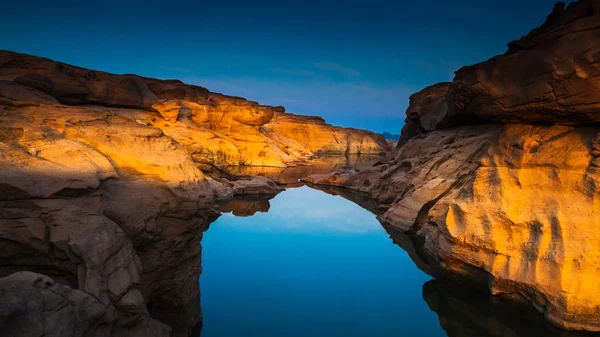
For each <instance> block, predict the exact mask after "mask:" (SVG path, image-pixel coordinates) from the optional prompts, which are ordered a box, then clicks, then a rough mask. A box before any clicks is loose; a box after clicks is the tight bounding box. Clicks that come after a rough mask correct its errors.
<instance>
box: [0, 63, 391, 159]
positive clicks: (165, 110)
mask: <svg viewBox="0 0 600 337" xmlns="http://www.w3.org/2000/svg"><path fill="white" fill-rule="evenodd" d="M0 104H2V105H4V106H5V107H9V108H10V110H11V111H16V110H18V109H20V108H25V107H44V108H43V109H38V110H37V114H38V115H40V117H41V118H43V115H44V114H45V111H48V110H51V111H52V112H54V113H61V112H62V111H64V110H67V109H69V108H70V107H73V106H94V108H95V109H99V107H103V108H104V110H105V111H106V112H107V113H108V114H112V115H119V116H121V117H123V118H127V119H129V120H132V121H135V122H137V123H140V124H144V125H147V126H152V127H154V128H157V129H160V130H161V131H162V132H163V133H164V134H166V135H168V136H169V137H171V138H173V139H174V140H175V141H177V142H178V143H180V144H181V145H183V146H184V148H185V149H186V150H187V152H188V153H190V155H191V156H192V158H193V159H194V161H195V162H196V163H198V164H199V165H200V167H201V168H203V169H206V170H208V169H210V168H211V167H217V168H219V167H223V166H226V165H258V166H278V167H285V166H288V165H289V164H291V163H294V162H297V161H301V160H304V159H307V158H309V157H310V156H311V155H313V154H315V153H320V152H333V153H338V154H344V153H379V152H385V151H387V150H389V145H388V144H387V143H386V142H385V140H384V139H383V137H382V136H381V135H378V134H374V133H371V132H368V131H362V130H354V129H345V128H339V127H334V126H331V125H329V124H326V123H325V121H324V120H322V119H320V118H316V117H307V116H300V115H293V114H289V113H285V112H284V111H285V109H284V108H283V107H272V106H264V105H259V104H258V103H256V102H252V101H248V100H246V99H243V98H240V97H232V96H226V95H222V94H217V93H212V92H210V91H208V90H207V89H205V88H202V87H199V86H193V85H186V84H184V83H182V82H180V81H177V80H166V81H163V80H157V79H152V78H145V77H141V76H136V75H114V74H109V73H104V72H100V71H93V70H88V69H83V68H78V67H74V66H70V65H67V64H63V63H60V62H54V61H52V60H49V59H45V58H40V57H34V56H29V55H24V54H17V53H13V52H9V51H0ZM29 113H31V112H29ZM75 118H77V117H75ZM330 133H331V134H330Z"/></svg>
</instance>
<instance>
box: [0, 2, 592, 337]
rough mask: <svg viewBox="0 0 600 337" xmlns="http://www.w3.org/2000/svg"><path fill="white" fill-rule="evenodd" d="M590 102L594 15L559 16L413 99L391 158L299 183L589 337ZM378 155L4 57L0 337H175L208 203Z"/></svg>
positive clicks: (230, 105)
mask: <svg viewBox="0 0 600 337" xmlns="http://www.w3.org/2000/svg"><path fill="white" fill-rule="evenodd" d="M599 93H600V2H599V1H597V0H580V1H577V2H574V3H572V4H570V5H569V6H568V7H567V6H565V4H564V3H559V4H557V5H556V7H555V9H554V11H553V12H552V14H551V15H550V16H549V17H548V19H547V20H546V22H545V23H544V24H543V25H542V26H541V27H539V28H536V29H534V30H533V31H531V32H530V33H529V34H528V35H527V36H524V37H523V38H521V39H520V40H517V41H513V42H511V43H509V50H508V52H507V53H506V54H504V55H499V56H496V57H494V58H492V59H490V60H488V61H485V62H483V63H480V64H477V65H473V66H470V67H464V68H462V69H460V70H459V71H457V73H456V77H455V79H454V80H453V81H452V82H451V83H440V84H437V85H434V86H431V87H428V88H426V89H424V90H423V91H421V92H420V93H417V94H415V95H413V96H412V97H411V102H410V107H409V108H408V110H407V120H406V123H405V126H404V128H403V130H402V135H401V138H400V141H399V143H398V148H397V149H396V151H395V152H394V154H393V156H392V158H388V159H386V160H381V161H379V162H378V163H376V164H374V165H364V166H361V167H360V168H359V169H358V170H344V171H345V172H337V173H335V174H330V173H329V171H330V166H327V165H324V166H323V167H325V168H326V169H323V170H322V171H317V172H310V173H311V174H312V173H321V174H317V175H312V176H311V177H310V178H306V179H305V181H306V182H307V183H312V184H315V185H316V186H317V187H319V188H320V189H322V190H324V191H325V192H328V193H339V194H342V195H343V196H344V197H347V198H348V199H350V200H353V201H355V202H357V203H358V204H359V205H361V206H362V207H365V208H367V209H369V210H371V211H372V212H374V213H375V214H378V217H379V219H380V220H381V222H382V223H383V224H384V226H385V227H386V229H387V230H388V232H390V233H393V235H392V236H393V237H394V239H395V241H397V242H399V244H400V245H401V246H402V247H404V248H405V249H406V250H407V251H408V252H409V254H410V255H411V257H413V259H414V260H415V262H416V263H417V265H418V266H419V268H421V269H423V270H424V271H426V272H427V273H429V274H431V275H433V276H435V277H436V278H438V279H440V280H442V279H451V280H453V281H454V282H459V283H461V284H463V285H465V286H476V287H479V288H483V289H485V290H486V291H488V292H490V293H491V294H493V295H494V296H496V297H502V298H505V299H510V300H511V301H517V302H519V303H523V304H526V305H527V306H530V307H533V308H535V309H536V310H537V311H539V312H541V313H542V314H543V315H544V317H545V319H546V320H548V321H549V322H551V323H553V324H555V325H557V326H559V327H561V328H565V329H572V330H589V331H600V319H599V317H600V296H598V295H597V292H596V284H597V282H598V280H600V269H598V265H599V263H600V250H599V249H598V247H600V231H599V230H598V228H596V227H597V226H598V224H599V222H598V213H599V210H600V202H599V200H600V190H599V188H598V186H600V159H599V158H600V127H599V126H598V123H599V122H600V113H599V112H600V94H599ZM389 150H390V146H389V144H388V143H387V142H386V141H385V139H384V138H383V136H381V135H376V134H373V133H371V132H368V131H363V130H355V129H344V128H339V127H335V126H331V125H329V124H326V123H325V121H324V120H322V119H320V118H318V117H307V116H299V115H293V114H290V113H287V112H285V109H284V108H283V107H271V106H264V105H260V104H258V103H256V102H252V101H248V100H245V99H243V98H239V97H231V96H226V95H222V94H218V93H212V92H210V91H208V90H207V89H205V88H202V87H198V86H190V85H185V84H183V83H182V82H179V81H176V80H157V79H150V78H144V77H140V76H136V75H113V74H108V73H103V72H99V71H93V70H87V69H83V68H78V67H74V66H70V65H66V64H63V63H59V62H54V61H51V60H48V59H44V58H39V57H34V56H29V55H23V54H17V53H13V52H8V51H0V257H1V259H0V324H1V325H2V329H3V330H2V333H6V334H7V335H25V334H27V335H32V336H42V335H44V336H186V335H187V334H188V332H189V331H190V330H191V329H193V328H194V327H196V328H197V327H199V326H200V325H201V322H202V317H201V312H200V306H199V301H200V291H199V288H198V276H199V275H200V273H201V246H200V244H199V242H200V241H201V239H202V235H203V232H204V231H205V230H206V229H207V228H208V226H209V224H210V223H211V222H213V221H214V220H215V219H216V218H217V217H218V216H219V211H218V210H217V201H219V200H226V199H231V198H232V197H233V196H236V195H237V196H246V197H249V198H250V199H252V198H253V197H257V196H271V195H275V194H277V193H279V192H280V191H281V190H282V186H281V185H287V184H290V186H293V185H294V184H296V183H297V175H298V174H301V175H303V176H304V175H308V174H309V172H308V171H310V170H308V171H305V170H304V169H303V168H304V167H307V166H303V165H310V164H311V163H312V164H313V166H315V167H316V166H317V165H314V164H315V162H311V161H310V159H313V158H315V156H319V155H324V154H338V155H346V156H349V155H351V154H380V153H386V152H387V151H389ZM345 158H346V163H345V164H342V167H346V166H348V167H349V166H353V167H354V166H355V165H354V164H356V162H354V163H353V164H352V165H351V164H350V163H351V160H350V159H348V158H349V157H345ZM325 161H326V160H325ZM358 163H359V164H360V162H358ZM240 165H241V166H242V167H241V168H238V169H236V170H232V169H231V167H232V166H235V167H239V166H240ZM335 165H337V164H335ZM252 166H261V167H263V168H264V167H268V168H277V169H276V170H269V169H268V170H262V171H261V172H258V171H257V170H255V169H254V167H252ZM259 171H260V170H259ZM273 180H276V181H277V182H279V184H277V183H275V182H274V181H273ZM329 186H334V187H341V188H342V189H341V190H334V189H331V188H330V187H329ZM340 191H342V192H340ZM221 207H222V208H221V209H222V210H234V209H235V210H236V211H237V212H239V213H240V214H245V215H252V214H254V213H255V212H257V211H262V210H265V209H268V204H265V202H264V200H262V199H260V198H257V199H255V200H253V201H252V202H250V203H246V204H244V205H242V207H240V205H235V204H231V203H230V204H228V205H227V204H225V205H224V206H223V205H221ZM401 243H405V244H401ZM427 288H428V289H429V290H428V292H429V291H430V293H438V292H439V293H441V294H442V295H443V296H446V295H445V293H444V292H443V291H441V290H439V289H438V290H436V289H435V287H434V286H428V287H427ZM430 288H434V289H433V290H432V289H430ZM449 297H450V298H451V296H449ZM427 299H428V302H429V303H430V304H431V306H432V307H436V306H438V305H439V303H438V302H436V301H434V300H431V298H430V296H427ZM456 314H457V315H459V316H460V315H461V313H456Z"/></svg>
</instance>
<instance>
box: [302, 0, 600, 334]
mask: <svg viewBox="0 0 600 337" xmlns="http://www.w3.org/2000/svg"><path fill="white" fill-rule="evenodd" d="M406 115H407V119H406V123H405V126H404V128H403V130H402V135H401V140H400V142H399V145H398V149H397V151H396V153H395V159H393V160H391V161H388V162H382V163H379V165H376V166H375V167H373V168H371V169H370V170H363V171H361V172H359V173H357V172H354V173H346V174H335V175H319V176H313V177H311V178H310V179H309V181H311V182H313V183H315V184H322V185H334V186H341V187H345V188H349V189H352V190H357V191H361V192H364V193H366V194H367V195H369V196H370V197H372V198H374V199H375V200H377V201H378V202H379V203H380V208H381V209H385V210H386V211H385V213H384V214H382V215H380V216H379V219H380V220H381V221H382V223H383V224H384V225H385V226H387V227H390V228H393V229H394V231H395V232H401V233H403V235H404V236H405V237H406V238H407V239H406V240H407V241H410V242H414V243H415V245H416V251H417V253H416V254H414V256H418V259H419V260H420V261H422V262H425V263H426V264H427V265H428V266H427V267H426V268H423V269H424V270H426V271H427V272H429V273H430V274H432V275H434V276H436V277H438V278H451V279H454V280H458V281H459V282H461V283H462V284H467V285H468V286H477V287H482V288H485V289H487V290H488V291H489V292H490V293H492V294H493V295H495V296H500V297H504V298H509V299H511V300H514V301H519V302H522V303H526V304H528V305H530V306H532V307H534V308H536V309H537V310H538V311H539V312H541V313H543V315H544V317H545V318H546V319H547V320H548V321H550V322H552V323H553V324H555V325H558V326H560V327H562V328H565V329H572V330H590V331H600V295H599V293H598V291H597V286H596V285H597V284H598V282H600V221H599V219H600V217H599V216H600V203H599V200H600V187H599V186H600V126H599V125H600V123H599V122H600V1H599V0H580V1H577V2H573V3H571V4H570V5H569V6H565V4H564V3H558V4H557V5H556V6H555V8H554V11H553V12H552V14H550V16H549V17H548V19H547V20H546V22H545V23H544V24H543V25H542V26H541V27H540V28H536V29H534V30H532V31H531V32H530V33H529V34H528V35H526V36H524V37H522V38H521V39H520V40H517V41H513V42H511V43H509V50H508V52H507V53H506V54H504V55H499V56H496V57H493V58H492V59H490V60H488V61H485V62H482V63H479V64H476V65H472V66H468V67H463V68H461V69H460V70H458V71H457V72H456V76H455V78H454V80H453V81H452V82H450V83H439V84H436V85H433V86H430V87H428V88H425V89H423V90H422V91H421V92H419V93H416V94H414V95H413V96H411V98H410V106H409V108H408V109H407V112H406Z"/></svg>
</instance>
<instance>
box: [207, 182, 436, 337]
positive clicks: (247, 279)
mask: <svg viewBox="0 0 600 337" xmlns="http://www.w3.org/2000/svg"><path fill="white" fill-rule="evenodd" d="M238 205H240V204H238ZM246 208H247V207H246V206H243V207H242V209H246ZM232 211H235V210H234V209H232ZM202 245H203V262H202V264H203V270H204V272H203V274H202V277H201V282H200V283H201V289H202V311H203V316H204V326H203V330H202V336H203V337H215V336H261V337H270V336H292V337H294V336H297V337H300V336H313V335H315V336H344V337H352V336H357V337H358V336H384V335H421V336H440V337H442V336H445V333H444V331H443V330H442V329H441V328H440V326H439V324H438V322H437V317H436V315H435V314H434V313H433V312H431V310H430V309H429V308H428V306H427V304H426V303H425V302H424V301H423V299H422V297H421V287H422V285H423V283H425V282H426V281H428V280H429V279H430V277H429V276H427V275H426V274H424V273H422V272H421V271H419V270H418V269H416V268H415V267H414V264H413V263H412V261H411V259H410V258H409V257H408V255H407V254H406V253H405V252H403V251H402V250H400V249H398V247H396V246H395V245H393V244H392V242H391V241H390V239H389V236H388V234H387V233H386V232H385V230H384V229H383V228H382V227H381V225H380V224H379V222H378V221H377V219H376V218H375V216H374V215H373V214H372V213H371V212H369V211H367V210H365V209H363V208H361V207H359V206H357V205H356V204H354V203H352V202H350V201H348V200H345V199H343V198H341V197H339V196H332V195H329V194H326V193H322V192H320V191H317V190H314V189H310V188H308V187H301V188H295V189H288V190H287V191H285V192H284V193H281V194H280V195H278V196H277V197H275V198H274V199H272V200H271V201H270V209H269V212H268V213H262V212H257V213H256V214H255V215H254V216H252V217H245V218H240V217H235V216H233V215H232V214H224V215H223V216H221V218H219V220H218V221H216V222H215V223H213V224H212V225H211V227H210V229H209V230H208V231H207V232H206V233H205V236H204V238H203V241H202ZM432 323H433V324H432Z"/></svg>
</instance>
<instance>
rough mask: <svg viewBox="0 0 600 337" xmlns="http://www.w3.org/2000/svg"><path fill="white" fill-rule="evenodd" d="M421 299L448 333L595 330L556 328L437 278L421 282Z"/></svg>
mask: <svg viewBox="0 0 600 337" xmlns="http://www.w3.org/2000/svg"><path fill="white" fill-rule="evenodd" d="M423 299H424V300H425V302H427V304H428V305H429V308H430V309H431V310H432V311H434V312H435V313H436V314H437V315H438V316H439V319H440V325H441V326H442V328H443V329H444V330H445V331H446V333H447V334H448V336H449V337H598V336H600V334H598V333H584V332H575V331H566V330H560V329H558V328H556V327H554V326H552V325H550V324H549V323H547V322H545V321H544V319H543V316H542V315H541V314H540V313H538V312H536V311H534V310H533V309H531V308H527V307H515V305H514V302H510V303H509V302H508V301H506V300H502V299H501V298H499V297H498V296H490V295H487V294H485V293H483V292H479V291H473V290H469V289H465V287H464V286H462V285H457V284H453V283H449V282H442V281H439V280H431V281H429V282H427V283H425V284H424V285H423Z"/></svg>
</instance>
